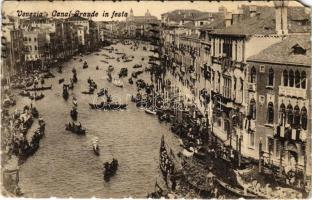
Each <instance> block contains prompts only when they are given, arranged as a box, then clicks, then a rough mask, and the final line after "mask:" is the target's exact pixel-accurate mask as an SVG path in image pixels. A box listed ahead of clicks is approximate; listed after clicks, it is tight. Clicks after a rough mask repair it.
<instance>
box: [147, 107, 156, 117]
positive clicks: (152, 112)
mask: <svg viewBox="0 0 312 200" xmlns="http://www.w3.org/2000/svg"><path fill="white" fill-rule="evenodd" d="M144 111H145V112H146V113H147V114H151V115H156V113H157V111H156V110H155V109H150V108H145V109H144Z"/></svg>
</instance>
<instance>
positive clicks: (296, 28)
mask: <svg viewBox="0 0 312 200" xmlns="http://www.w3.org/2000/svg"><path fill="white" fill-rule="evenodd" d="M302 18H303V19H309V15H308V14H306V13H305V12H304V8H303V7H289V8H288V31H289V33H308V32H310V27H311V26H310V23H307V25H302V24H298V22H296V20H295V19H302ZM213 33H214V34H228V35H254V34H264V35H265V34H276V30H275V8H274V7H267V6H263V7H260V6H258V7H257V14H256V16H254V17H249V18H247V19H245V20H243V21H241V22H240V23H237V24H233V25H231V26H229V27H227V28H225V29H220V30H216V31H214V32H213Z"/></svg>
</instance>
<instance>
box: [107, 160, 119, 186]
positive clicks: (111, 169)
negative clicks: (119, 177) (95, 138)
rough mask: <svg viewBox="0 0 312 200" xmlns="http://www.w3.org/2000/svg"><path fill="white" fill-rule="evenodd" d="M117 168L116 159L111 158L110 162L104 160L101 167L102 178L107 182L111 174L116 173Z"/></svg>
mask: <svg viewBox="0 0 312 200" xmlns="http://www.w3.org/2000/svg"><path fill="white" fill-rule="evenodd" d="M117 169H118V160H116V159H115V158H113V160H112V162H110V163H109V162H105V163H104V169H103V175H104V180H105V181H106V182H108V181H109V180H110V178H111V177H112V176H114V175H115V174H116V171H117Z"/></svg>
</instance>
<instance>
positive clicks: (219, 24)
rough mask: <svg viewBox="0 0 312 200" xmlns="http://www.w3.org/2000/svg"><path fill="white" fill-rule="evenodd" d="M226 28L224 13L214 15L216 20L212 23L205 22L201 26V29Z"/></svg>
mask: <svg viewBox="0 0 312 200" xmlns="http://www.w3.org/2000/svg"><path fill="white" fill-rule="evenodd" d="M222 28H225V21H224V15H223V13H218V15H214V20H213V21H212V22H211V23H210V24H204V25H202V26H200V27H199V29H200V30H215V29H222Z"/></svg>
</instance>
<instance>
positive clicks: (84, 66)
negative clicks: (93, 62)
mask: <svg viewBox="0 0 312 200" xmlns="http://www.w3.org/2000/svg"><path fill="white" fill-rule="evenodd" d="M88 67H89V66H88V63H87V62H86V61H85V62H84V63H83V66H82V69H86V68H88Z"/></svg>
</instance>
